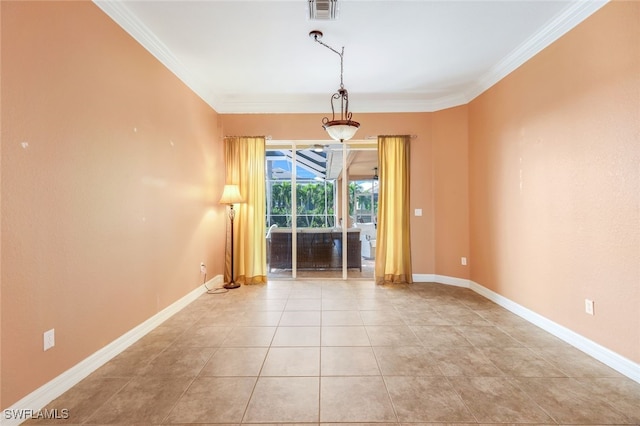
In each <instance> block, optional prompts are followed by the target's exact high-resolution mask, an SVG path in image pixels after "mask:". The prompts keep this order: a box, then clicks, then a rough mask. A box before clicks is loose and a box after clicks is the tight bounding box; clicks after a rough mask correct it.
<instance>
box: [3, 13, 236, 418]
mask: <svg viewBox="0 0 640 426" xmlns="http://www.w3.org/2000/svg"><path fill="white" fill-rule="evenodd" d="M1 8H2V89H1V90H2V181H1V185H2V187H1V188H2V191H1V193H2V227H1V229H2V234H1V237H2V241H1V243H2V262H1V265H2V266H1V268H2V269H1V272H2V288H1V292H2V323H1V324H2V330H1V333H2V334H1V340H2V367H1V374H2V376H1V381H2V401H1V402H0V406H1V407H2V408H5V407H8V406H10V405H12V404H13V403H15V402H16V401H17V400H19V399H20V398H22V397H24V396H25V395H27V394H29V393H30V392H32V391H34V390H35V389H37V388H38V387H39V386H41V385H43V384H45V383H46V382H48V381H50V380H51V379H53V378H55V377H56V376H58V375H60V374H61V373H63V372H64V371H65V370H67V369H69V368H70V367H72V366H74V365H75V364H77V363H78V362H80V361H82V360H83V359H85V358H86V357H88V356H89V355H91V354H92V353H94V352H95V351H97V350H99V349H100V348H102V347H104V346H105V345H107V344H108V343H110V342H112V341H113V340H114V339H116V338H118V337H119V336H121V335H123V334H124V333H125V332H127V331H128V330H130V329H132V328H134V327H135V326H137V325H138V324H140V323H142V322H143V321H145V320H146V319H148V318H150V317H151V316H153V315H154V314H156V313H157V312H159V311H161V310H162V309H164V308H165V307H167V306H168V305H170V304H171V303H173V302H175V301H176V300H178V299H180V298H181V297H183V296H185V295H186V294H187V293H189V292H190V291H192V290H193V289H195V288H197V287H198V286H199V285H200V284H201V283H202V281H203V278H202V277H201V275H200V268H199V265H200V262H201V261H204V262H205V263H206V264H207V266H208V271H209V277H213V276H215V275H218V274H222V268H223V265H222V259H223V258H224V246H223V244H224V241H223V240H221V239H220V238H217V237H216V235H223V234H224V229H225V226H226V214H225V211H224V207H223V206H219V205H218V204H217V201H218V198H219V196H220V194H221V192H222V186H223V184H224V182H223V179H224V173H223V167H224V164H223V146H222V143H221V142H220V137H221V133H220V129H219V123H218V116H217V114H216V113H215V111H213V110H212V109H211V108H210V107H209V106H208V105H206V104H205V103H204V102H203V101H202V100H201V99H200V98H198V97H197V96H195V95H194V94H193V93H192V92H191V91H190V90H189V89H188V88H187V87H186V86H185V85H184V84H183V83H181V82H180V81H179V80H178V79H177V78H176V77H175V76H174V75H173V74H172V73H171V72H169V71H168V70H167V69H166V68H165V67H164V66H162V65H161V64H160V63H159V62H158V61H157V60H156V59H154V58H153V57H152V56H151V55H150V54H149V53H148V52H147V51H146V50H144V49H143V48H142V47H141V46H140V45H139V44H138V43H137V42H135V41H134V40H133V39H132V38H131V37H130V36H129V35H127V34H126V33H125V32H124V31H123V30H122V29H121V28H120V27H119V26H117V25H116V24H115V23H114V22H113V21H112V20H111V19H110V18H108V17H107V16H106V15H105V14H104V13H103V12H102V11H100V10H99V9H98V8H97V7H96V6H95V5H94V4H93V3H91V2H10V1H2V2H1ZM51 328H55V331H56V346H55V347H54V348H53V349H51V350H49V351H46V352H44V351H43V348H42V345H43V332H44V331H46V330H49V329H51Z"/></svg>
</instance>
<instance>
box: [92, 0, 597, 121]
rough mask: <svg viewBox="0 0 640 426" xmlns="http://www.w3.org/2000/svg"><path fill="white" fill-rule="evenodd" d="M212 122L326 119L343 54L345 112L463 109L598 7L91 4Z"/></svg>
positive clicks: (590, 0)
mask: <svg viewBox="0 0 640 426" xmlns="http://www.w3.org/2000/svg"><path fill="white" fill-rule="evenodd" d="M95 2H96V4H97V5H98V6H99V7H100V8H101V9H102V10H104V11H105V12H106V13H107V14H108V15H109V16H111V17H112V18H113V19H114V20H115V21H116V22H117V23H118V24H119V25H120V26H122V27H123V28H124V29H125V30H126V31H128V32H129V33H130V34H131V35H132V36H133V37H134V38H135V39H136V40H138V41H139V42H140V43H141V44H142V45H143V46H144V47H145V48H147V50H149V51H150V52H151V53H152V54H154V55H155V56H156V57H157V58H158V59H159V60H160V61H161V62H163V63H164V64H165V65H166V66H167V67H168V68H169V69H170V70H172V71H173V72H174V73H175V74H176V75H177V76H178V77H179V78H180V79H182V80H183V81H184V82H185V83H186V84H187V85H188V86H189V87H191V89H193V90H194V91H195V92H196V93H198V95H199V96H200V97H202V99H204V100H205V101H206V102H207V103H208V104H209V105H211V106H212V107H213V108H214V109H215V110H216V111H217V112H219V113H286V112H299V113H304V112H313V113H327V112H328V111H330V108H331V107H330V104H329V102H330V97H331V95H332V94H333V93H334V92H335V91H336V90H337V89H338V87H339V83H340V57H339V56H338V55H337V54H335V53H334V52H331V51H330V50H329V49H327V48H325V47H323V46H321V45H320V44H318V43H315V42H314V41H313V39H312V38H310V37H309V36H308V34H309V32H310V31H311V30H320V31H322V32H323V33H324V37H323V39H322V41H323V42H325V43H326V44H328V45H330V46H331V47H333V48H334V49H336V50H340V49H341V47H342V46H344V48H345V50H344V84H345V87H346V88H347V89H348V91H349V95H350V104H349V107H350V110H351V111H352V112H353V114H354V119H357V118H356V117H357V114H358V112H425V111H435V110H439V109H443V108H448V107H452V106H456V105H461V104H464V103H467V102H469V101H470V100H472V99H473V98H475V97H476V96H478V95H479V94H480V93H482V92H483V91H484V90H486V89H487V88H489V87H491V86H492V85H493V84H495V83H496V82H497V81H498V80H500V79H501V78H503V77H504V76H506V75H507V74H508V73H510V72H511V71H513V70H514V69H515V68H517V67H518V66H520V65H521V64H522V63H524V62H525V61H526V60H528V59H529V58H531V57H532V56H533V55H535V54H536V53H538V52H539V51H540V50H541V49H543V48H544V47H546V46H547V45H549V44H550V43H551V42H553V41H554V40H556V39H557V38H558V37H560V36H561V35H562V34H564V33H566V32H567V31H568V30H570V29H571V28H573V27H574V26H575V25H577V24H578V23H579V22H581V21H582V20H584V19H585V18H586V17H588V16H589V15H590V14H591V13H593V12H595V11H596V10H597V9H599V8H600V7H601V6H603V5H604V4H605V3H606V0H560V1H547V0H530V1H525V0H500V1H484V0H471V1H451V0H449V1H435V0H408V1H404V0H386V1H385V0H369V1H362V0H339V3H338V4H339V17H338V19H337V20H336V21H317V20H310V19H309V18H308V8H307V1H306V0H285V1H271V0H256V1H244V0H208V1H184V0H182V1H167V0H136V1H113V0H111V1H110V0H95Z"/></svg>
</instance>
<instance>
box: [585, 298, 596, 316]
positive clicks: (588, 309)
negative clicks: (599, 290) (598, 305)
mask: <svg viewBox="0 0 640 426" xmlns="http://www.w3.org/2000/svg"><path fill="white" fill-rule="evenodd" d="M584 311H585V312H586V313H587V314H589V315H594V312H593V300H590V299H584Z"/></svg>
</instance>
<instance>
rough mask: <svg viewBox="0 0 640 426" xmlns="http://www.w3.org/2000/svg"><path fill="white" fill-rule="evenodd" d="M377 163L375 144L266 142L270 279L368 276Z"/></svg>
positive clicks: (375, 203)
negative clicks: (372, 145)
mask: <svg viewBox="0 0 640 426" xmlns="http://www.w3.org/2000/svg"><path fill="white" fill-rule="evenodd" d="M376 167H377V155H376V150H375V145H374V147H373V149H372V148H371V147H370V146H369V147H368V148H365V147H361V146H359V147H357V148H356V149H354V150H352V149H351V146H350V145H346V144H345V145H343V144H330V143H327V142H326V141H322V142H315V141H314V142H299V141H298V142H282V141H279V142H275V141H270V142H268V143H267V153H266V171H267V182H266V186H265V187H266V191H267V194H266V202H267V206H266V211H267V214H266V218H265V220H266V225H267V230H268V231H267V235H266V238H267V263H268V274H269V277H270V278H272V279H273V278H297V277H299V278H347V277H349V278H360V277H365V278H373V262H374V257H373V256H372V255H371V253H372V250H371V247H373V252H375V222H376V221H375V215H376V213H377V210H376V206H377V191H376V190H375V189H374V187H375V188H377V185H374V184H372V182H374V175H375V170H374V169H375V168H376ZM365 170H366V172H364V171H365ZM352 172H355V174H353V179H357V180H353V179H352V178H351V174H352Z"/></svg>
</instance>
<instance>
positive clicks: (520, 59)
mask: <svg viewBox="0 0 640 426" xmlns="http://www.w3.org/2000/svg"><path fill="white" fill-rule="evenodd" d="M608 2H609V0H576V1H573V2H571V3H570V4H569V6H567V7H566V8H565V9H564V10H563V11H562V12H561V13H560V14H559V15H557V16H556V17H555V18H554V19H552V20H551V21H550V22H549V23H547V25H545V26H544V27H543V28H542V29H541V30H540V31H539V32H538V33H536V34H535V35H533V36H532V37H530V38H529V39H528V40H527V41H525V42H524V43H523V44H521V45H520V46H519V47H518V48H516V49H515V50H514V51H513V52H511V53H510V54H509V55H507V56H506V57H505V58H503V59H502V60H501V61H500V62H498V63H497V64H496V65H495V66H493V67H492V68H491V69H490V70H489V71H488V72H487V73H485V74H484V75H483V76H482V77H480V78H479V79H478V80H476V81H475V82H472V83H471V84H470V85H469V86H467V88H466V89H465V90H463V91H461V92H459V93H454V94H451V95H447V96H443V97H440V98H435V99H434V98H431V99H400V98H399V97H398V98H396V99H388V100H375V101H374V100H370V101H367V100H363V99H359V100H358V105H357V112H362V113H384V112H434V111H439V110H443V109H447V108H452V107H456V106H459V105H464V104H467V103H469V102H471V101H472V100H473V99H475V98H476V97H477V96H479V95H480V94H482V93H483V92H484V91H486V90H487V89H489V88H490V87H492V86H493V85H494V84H496V83H497V82H499V81H500V80H502V79H503V78H504V77H506V76H507V75H509V74H510V73H511V72H512V71H514V70H515V69H517V68H518V67H520V66H521V65H522V64H524V63H525V62H527V61H528V60H529V59H531V58H532V57H533V56H535V55H536V54H538V53H539V52H540V51H541V50H543V49H544V48H546V47H547V46H549V45H550V44H551V43H553V42H554V41H556V40H557V39H559V38H560V37H561V36H563V35H564V34H566V33H567V32H568V31H570V30H571V29H573V28H574V27H575V26H576V25H578V24H579V23H580V22H582V21H584V20H585V19H586V18H587V17H589V16H590V15H592V14H593V13H594V12H596V11H597V10H599V9H600V8H601V7H603V6H604V5H605V4H607V3H608ZM93 3H94V4H96V6H98V7H99V8H100V9H101V10H102V11H103V12H104V13H106V14H107V15H108V16H109V17H110V18H111V19H113V20H114V21H115V22H116V23H117V24H118V25H119V26H121V27H122V28H123V29H124V30H125V31H126V32H127V33H129V34H130V35H131V36H132V37H133V38H134V39H135V40H136V41H137V42H138V43H140V44H141V45H142V46H143V47H144V48H145V49H146V50H148V51H149V52H150V53H151V54H152V55H153V56H154V57H156V58H157V59H158V60H159V61H160V62H161V63H162V64H163V65H164V66H166V67H167V68H168V69H169V70H170V71H171V72H173V73H174V74H175V75H176V76H177V77H178V78H179V79H180V80H181V81H182V82H183V83H184V84H186V85H187V86H188V87H189V88H190V89H191V90H193V92H194V93H196V94H197V95H198V96H199V97H200V98H202V100H203V101H204V102H206V103H207V104H208V105H209V106H210V107H211V108H213V109H214V110H215V111H216V112H218V113H220V114H252V113H263V114H269V113H271V114H278V113H300V112H301V111H302V112H305V113H314V112H318V113H323V112H326V111H325V109H324V108H323V107H320V108H319V107H318V104H317V103H314V102H310V101H303V102H300V99H299V98H298V99H294V98H291V99H280V100H277V99H268V100H265V99H255V98H253V99H250V98H246V99H240V98H236V99H234V100H233V101H225V100H224V99H216V101H215V102H214V98H216V96H215V94H213V93H211V89H210V88H209V86H208V85H207V84H206V83H205V82H204V81H202V80H201V79H200V78H198V77H196V76H195V75H194V74H193V73H192V72H191V71H190V70H189V69H188V68H187V67H186V66H184V64H182V62H180V61H179V60H178V58H176V57H175V55H173V53H172V52H171V51H170V49H169V48H168V47H167V46H166V45H165V44H164V43H162V41H160V40H159V39H158V38H157V37H156V35H155V34H154V33H153V32H152V31H151V30H150V29H149V28H147V27H146V26H145V25H144V24H143V23H142V22H141V21H140V20H139V19H138V18H137V17H136V16H135V15H134V14H133V13H132V12H131V10H129V9H128V8H127V7H126V6H125V5H124V4H123V2H120V1H115V0H93ZM354 106H356V105H355V104H354Z"/></svg>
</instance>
